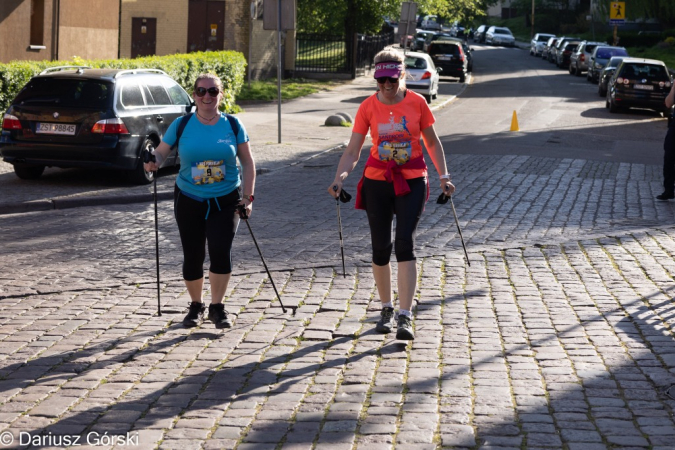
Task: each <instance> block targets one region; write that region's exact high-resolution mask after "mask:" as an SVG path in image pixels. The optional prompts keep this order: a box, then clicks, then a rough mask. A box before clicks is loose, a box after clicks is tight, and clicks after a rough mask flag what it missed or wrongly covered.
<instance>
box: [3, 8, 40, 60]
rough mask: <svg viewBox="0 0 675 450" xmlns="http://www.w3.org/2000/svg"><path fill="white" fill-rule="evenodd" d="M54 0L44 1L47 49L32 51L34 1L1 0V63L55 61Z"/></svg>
mask: <svg viewBox="0 0 675 450" xmlns="http://www.w3.org/2000/svg"><path fill="white" fill-rule="evenodd" d="M52 11H53V3H52V0H44V21H43V34H42V36H43V39H42V44H43V46H44V47H45V48H44V49H34V50H31V49H30V48H29V46H30V45H31V44H35V42H30V41H31V26H30V24H31V1H30V0H0V43H1V45H0V62H3V63H7V62H10V61H13V60H44V59H47V60H49V59H52V17H53V16H52Z"/></svg>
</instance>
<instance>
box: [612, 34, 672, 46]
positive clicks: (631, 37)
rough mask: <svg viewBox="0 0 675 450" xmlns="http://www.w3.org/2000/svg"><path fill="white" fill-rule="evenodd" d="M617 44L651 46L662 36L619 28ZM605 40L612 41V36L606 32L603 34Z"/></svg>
mask: <svg viewBox="0 0 675 450" xmlns="http://www.w3.org/2000/svg"><path fill="white" fill-rule="evenodd" d="M618 36H619V45H620V46H622V47H642V48H647V47H653V46H655V45H656V44H658V43H659V42H660V41H662V40H663V36H662V35H661V34H660V33H659V34H638V33H637V32H626V31H621V30H619V32H618ZM605 38H606V41H607V42H612V41H613V40H614V36H613V35H612V34H608V35H607V36H605Z"/></svg>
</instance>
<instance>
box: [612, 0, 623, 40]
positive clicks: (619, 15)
mask: <svg viewBox="0 0 675 450" xmlns="http://www.w3.org/2000/svg"><path fill="white" fill-rule="evenodd" d="M625 23H626V2H611V3H610V4H609V24H610V25H614V37H613V40H614V42H613V43H612V45H618V44H619V36H618V26H619V25H624V24H625Z"/></svg>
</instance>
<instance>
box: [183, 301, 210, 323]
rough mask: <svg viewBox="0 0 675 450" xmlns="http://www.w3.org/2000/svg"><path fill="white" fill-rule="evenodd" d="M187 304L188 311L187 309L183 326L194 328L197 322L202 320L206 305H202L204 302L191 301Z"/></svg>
mask: <svg viewBox="0 0 675 450" xmlns="http://www.w3.org/2000/svg"><path fill="white" fill-rule="evenodd" d="M189 306H190V311H188V313H187V316H185V319H183V326H184V327H186V328H194V327H196V326H198V325H199V322H200V321H201V320H202V316H203V315H204V311H205V310H206V307H205V306H204V303H201V302H192V303H190V305H189Z"/></svg>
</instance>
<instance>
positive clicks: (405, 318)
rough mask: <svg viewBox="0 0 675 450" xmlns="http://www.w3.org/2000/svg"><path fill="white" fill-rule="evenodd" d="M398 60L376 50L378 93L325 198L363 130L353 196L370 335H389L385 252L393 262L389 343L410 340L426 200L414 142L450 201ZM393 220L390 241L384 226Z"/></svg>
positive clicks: (354, 155)
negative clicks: (372, 316) (373, 322)
mask: <svg viewBox="0 0 675 450" xmlns="http://www.w3.org/2000/svg"><path fill="white" fill-rule="evenodd" d="M403 61H404V57H403V54H402V53H400V52H398V51H395V50H383V51H381V52H380V53H378V54H377V55H375V79H376V80H377V86H378V92H376V93H375V94H373V95H371V96H370V97H368V98H367V99H366V100H364V102H363V103H362V104H361V106H359V110H358V112H357V114H356V119H355V120H354V128H353V130H352V136H351V138H350V140H349V144H348V145H347V149H346V150H345V152H344V153H343V154H342V158H340V162H339V164H338V168H337V172H336V174H335V180H334V181H333V182H332V183H331V185H330V186H329V188H328V192H329V193H330V194H331V195H332V196H333V197H335V198H337V197H338V196H339V195H340V191H341V190H342V184H343V182H344V180H345V178H347V176H348V175H349V173H350V172H351V171H352V170H353V169H354V167H356V164H357V163H358V161H359V158H360V156H361V147H362V146H363V143H364V141H365V139H366V135H367V134H368V131H369V130H370V133H371V137H372V142H373V146H372V147H371V148H370V156H369V157H368V161H367V162H366V167H365V170H364V172H363V177H362V179H361V181H360V182H359V186H358V189H357V193H356V208H357V209H365V210H366V213H367V215H368V224H369V225H370V234H371V238H372V246H373V276H374V278H375V283H376V284H377V291H378V293H379V295H380V300H381V301H382V311H381V313H380V320H379V321H378V323H377V326H376V327H375V329H376V330H377V331H378V332H380V333H389V332H391V331H392V329H393V328H394V305H393V303H392V294H391V266H390V263H389V260H390V258H391V251H392V247H393V248H394V252H395V254H396V261H397V263H398V296H399V316H398V324H397V331H396V338H397V339H402V340H413V339H415V334H414V332H413V328H412V312H411V307H412V302H413V296H414V295H415V291H416V289H417V264H416V259H415V252H414V234H415V230H416V228H417V224H418V223H419V220H420V216H421V214H422V211H423V210H424V204H425V203H426V200H427V198H428V197H429V188H428V184H427V166H426V164H425V163H424V157H423V155H422V146H421V145H420V139H423V140H424V144H425V146H426V148H427V152H428V154H429V156H430V157H431V160H432V162H433V163H434V166H435V167H436V170H437V171H438V173H439V174H441V176H440V186H441V189H442V190H443V192H444V193H445V195H448V196H449V195H452V193H453V192H454V191H455V186H454V185H453V184H452V182H451V181H450V174H448V171H447V168H446V164H445V154H444V153H443V146H442V145H441V142H440V140H439V139H438V135H437V134H436V130H435V129H434V122H435V119H434V116H433V114H432V113H431V110H430V109H429V106H428V105H427V102H426V100H425V99H424V97H422V96H421V95H419V94H417V93H415V92H412V91H409V90H407V89H406V87H405V64H404V63H403ZM394 214H395V215H396V237H395V241H394V244H393V245H392V241H391V226H392V221H393V218H394Z"/></svg>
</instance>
